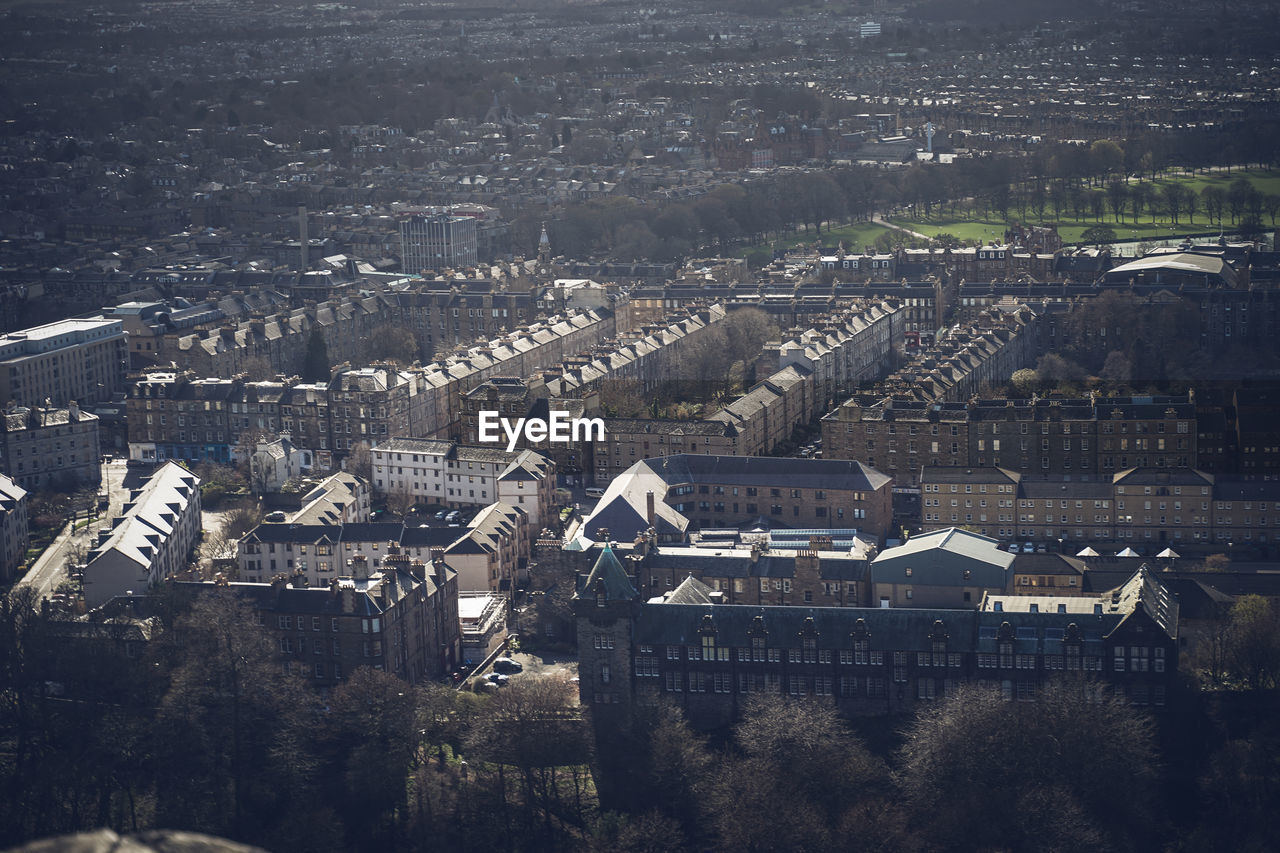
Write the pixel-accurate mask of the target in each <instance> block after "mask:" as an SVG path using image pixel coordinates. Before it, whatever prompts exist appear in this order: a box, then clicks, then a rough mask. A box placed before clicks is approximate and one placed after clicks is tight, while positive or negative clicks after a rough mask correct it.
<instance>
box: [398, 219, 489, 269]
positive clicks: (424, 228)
mask: <svg viewBox="0 0 1280 853" xmlns="http://www.w3.org/2000/svg"><path fill="white" fill-rule="evenodd" d="M476 260H477V251H476V221H475V219H473V218H472V217H470V216H451V215H449V214H447V213H438V214H432V215H422V214H412V215H409V216H405V217H404V218H403V219H401V220H400V266H401V267H402V268H403V269H404V271H405V272H409V273H420V272H422V271H424V270H434V271H436V272H439V271H441V270H444V269H445V268H453V269H457V268H459V267H469V266H475V264H476Z"/></svg>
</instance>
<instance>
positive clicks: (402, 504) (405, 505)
mask: <svg viewBox="0 0 1280 853" xmlns="http://www.w3.org/2000/svg"><path fill="white" fill-rule="evenodd" d="M417 503H418V499H417V498H416V497H415V496H414V494H413V492H412V491H410V489H409V487H408V485H405V484H403V483H401V484H399V485H396V486H393V487H392V488H390V489H388V490H387V510H388V511H389V512H391V514H393V515H395V516H396V517H397V518H404V517H405V516H406V515H408V514H409V512H410V511H411V510H412V509H413V508H414V506H416V505H417Z"/></svg>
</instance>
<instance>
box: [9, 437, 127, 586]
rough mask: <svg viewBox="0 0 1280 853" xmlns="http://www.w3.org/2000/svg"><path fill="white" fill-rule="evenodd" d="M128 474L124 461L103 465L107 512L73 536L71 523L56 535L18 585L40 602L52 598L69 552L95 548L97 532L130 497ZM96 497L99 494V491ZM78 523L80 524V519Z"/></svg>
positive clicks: (65, 570) (113, 460)
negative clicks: (26, 588) (24, 587)
mask: <svg viewBox="0 0 1280 853" xmlns="http://www.w3.org/2000/svg"><path fill="white" fill-rule="evenodd" d="M127 473H128V468H127V467H126V466H125V460H123V459H112V460H110V461H108V462H104V463H103V465H102V484H103V487H105V488H106V491H107V497H108V505H107V509H106V511H105V512H104V513H102V514H100V515H98V516H97V517H96V518H95V519H94V520H92V521H90V522H89V523H88V524H86V525H85V526H84V527H82V528H80V529H79V530H77V531H75V533H74V534H72V533H71V532H70V529H71V527H72V525H73V524H74V522H72V523H69V524H68V525H67V527H66V528H64V529H63V531H62V533H61V534H59V535H58V538H57V539H55V540H53V543H52V544H51V545H50V546H49V547H48V548H46V549H45V552H44V553H43V554H41V555H40V558H39V559H38V560H36V562H35V565H33V566H32V567H31V570H30V571H28V572H27V574H26V576H25V577H24V578H23V579H22V580H21V581H20V582H19V583H20V584H22V585H25V586H30V587H33V588H34V589H35V590H36V594H37V596H38V597H39V598H45V597H49V596H52V595H53V593H54V591H55V590H56V589H57V588H58V585H59V584H61V583H62V582H63V581H65V580H67V579H68V575H67V557H68V556H69V555H70V554H71V552H72V550H73V549H74V548H77V547H81V548H83V550H84V552H85V553H87V552H88V551H89V549H90V548H92V547H93V546H94V544H96V542H97V540H98V531H99V530H104V529H109V528H110V525H111V519H113V518H115V517H116V516H117V515H119V514H120V512H121V510H122V509H123V507H124V504H125V501H126V500H128V497H129V490H128V489H126V488H125V487H124V480H125V475H126V474H127ZM99 493H101V489H100V490H99ZM81 521H82V522H83V519H81Z"/></svg>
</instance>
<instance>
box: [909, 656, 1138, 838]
mask: <svg viewBox="0 0 1280 853" xmlns="http://www.w3.org/2000/svg"><path fill="white" fill-rule="evenodd" d="M899 757H900V770H899V775H898V781H899V785H900V787H901V789H902V791H903V793H904V794H905V795H906V798H907V803H908V805H909V806H910V807H911V808H912V811H913V813H914V814H915V815H918V816H920V817H921V818H922V819H923V820H924V821H925V822H926V823H927V829H928V831H929V835H930V837H931V838H932V839H933V840H934V841H936V842H937V843H938V844H940V845H941V846H943V847H951V846H956V845H961V846H964V847H967V848H970V849H976V848H982V849H1028V846H1029V844H1031V843H1032V842H1033V841H1035V840H1036V839H1037V833H1045V832H1052V833H1054V836H1055V837H1052V838H1049V839H1047V841H1048V842H1049V843H1048V846H1041V847H1040V848H1038V849H1084V848H1089V849H1096V847H1097V842H1098V841H1099V840H1100V837H1101V836H1103V835H1105V834H1113V835H1112V838H1111V839H1110V841H1111V842H1112V843H1113V844H1115V845H1116V846H1118V847H1121V848H1129V847H1132V842H1131V841H1130V843H1126V841H1128V840H1129V839H1133V838H1135V837H1142V833H1144V832H1145V831H1147V829H1148V827H1147V825H1146V822H1145V821H1146V818H1147V808H1148V805H1149V800H1150V797H1151V796H1152V794H1153V783H1154V779H1155V745H1154V735H1153V729H1152V725H1151V722H1150V720H1149V719H1148V718H1147V717H1145V716H1144V715H1142V714H1141V713H1140V712H1139V711H1136V710H1135V709H1133V708H1132V707H1130V706H1129V705H1128V704H1127V703H1126V702H1125V701H1124V699H1123V698H1122V697H1119V696H1115V695H1113V694H1112V693H1110V692H1109V691H1108V690H1107V688H1105V687H1104V686H1102V685H1100V684H1098V683H1097V682H1094V681H1090V680H1088V679H1083V678H1063V679H1059V680H1055V681H1053V682H1050V683H1049V684H1047V685H1045V686H1044V687H1042V688H1041V689H1040V691H1039V693H1038V695H1037V697H1036V701H1034V702H1011V701H1008V700H1006V699H1004V698H1003V696H1002V695H1001V691H1000V688H998V687H986V686H980V685H976V684H966V685H962V686H960V687H959V688H958V689H956V690H955V691H954V692H953V693H952V694H950V695H949V696H947V697H946V698H945V699H944V700H943V701H941V702H939V703H937V704H936V705H934V706H933V707H931V708H928V709H926V710H925V711H924V712H923V713H921V714H920V716H919V717H918V718H917V719H916V721H915V723H913V724H912V726H911V727H910V729H909V730H908V731H907V737H906V741H905V743H904V745H903V747H902V750H901V753H900V756H899ZM1049 803H1053V804H1056V805H1055V807H1056V809H1057V811H1058V812H1059V813H1060V815H1061V817H1060V818H1055V819H1054V820H1053V821H1050V822H1049V823H1048V824H1046V818H1047V817H1049V816H1051V814H1052V811H1053V810H1052V809H1049V808H1048V807H1047V805H1046V804H1049ZM1012 804H1016V807H1014V808H1011V805H1012ZM1125 833H1127V834H1128V836H1127V837H1126V835H1124V834H1125Z"/></svg>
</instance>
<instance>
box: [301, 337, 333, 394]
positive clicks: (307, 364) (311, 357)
mask: <svg viewBox="0 0 1280 853" xmlns="http://www.w3.org/2000/svg"><path fill="white" fill-rule="evenodd" d="M332 366H333V365H332V363H331V362H330V361H329V346H328V345H327V344H326V343H325V342H324V335H322V334H321V333H320V329H318V328H313V329H312V330H311V336H310V337H309V338H307V355H306V359H305V360H304V361H303V363H302V381H303V382H328V381H329V376H330V369H331V368H332Z"/></svg>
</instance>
